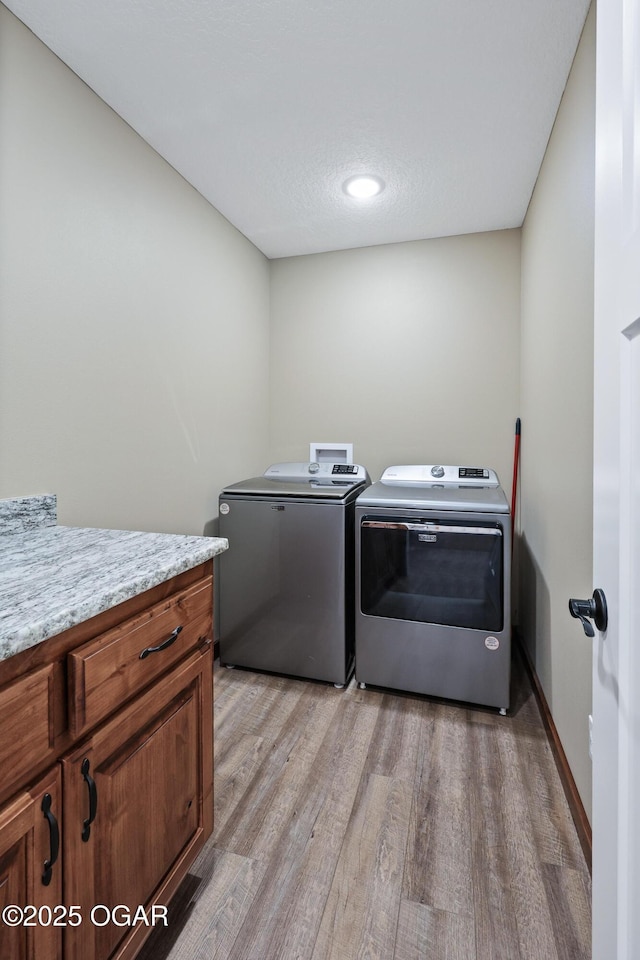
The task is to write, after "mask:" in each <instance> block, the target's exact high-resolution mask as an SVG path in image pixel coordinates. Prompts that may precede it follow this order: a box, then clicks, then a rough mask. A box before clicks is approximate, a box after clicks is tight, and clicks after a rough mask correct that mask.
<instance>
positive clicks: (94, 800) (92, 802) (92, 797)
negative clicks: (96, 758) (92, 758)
mask: <svg viewBox="0 0 640 960" xmlns="http://www.w3.org/2000/svg"><path fill="white" fill-rule="evenodd" d="M80 771H81V773H82V777H83V780H84V781H85V783H86V785H87V788H88V790H89V816H88V817H87V819H86V820H83V822H82V839H83V841H84V842H85V843H86V842H87V840H88V839H89V837H90V835H91V824H92V823H93V821H94V820H95V818H96V813H97V812H98V791H97V790H96V782H95V780H94V779H93V777H92V776H91V775H90V774H89V758H88V757H85V758H84V760H83V761H82V766H81V767H80Z"/></svg>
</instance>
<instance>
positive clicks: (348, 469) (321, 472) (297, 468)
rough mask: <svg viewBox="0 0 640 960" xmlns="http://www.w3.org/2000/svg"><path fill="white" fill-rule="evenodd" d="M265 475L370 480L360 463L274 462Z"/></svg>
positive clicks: (308, 478) (275, 478)
mask: <svg viewBox="0 0 640 960" xmlns="http://www.w3.org/2000/svg"><path fill="white" fill-rule="evenodd" d="M263 475H264V476H265V477H268V478H270V479H272V480H297V481H300V480H312V481H314V482H324V483H332V482H333V483H342V484H344V483H345V482H347V483H358V482H359V481H362V480H366V481H367V482H368V481H369V475H368V473H367V471H366V470H365V468H364V467H363V466H362V465H361V464H359V463H324V462H321V463H317V462H316V461H313V460H312V461H311V462H310V463H309V462H307V463H298V462H293V463H273V464H272V465H271V466H270V467H269V468H268V469H267V470H265V472H264V474H263Z"/></svg>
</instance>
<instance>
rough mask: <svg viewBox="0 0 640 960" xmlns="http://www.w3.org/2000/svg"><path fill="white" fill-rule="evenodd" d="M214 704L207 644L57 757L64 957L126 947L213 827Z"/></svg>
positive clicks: (112, 954)
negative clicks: (67, 917)
mask: <svg viewBox="0 0 640 960" xmlns="http://www.w3.org/2000/svg"><path fill="white" fill-rule="evenodd" d="M212 712H213V708H212V666H211V646H210V645H208V646H207V647H206V649H205V651H204V652H203V651H199V652H197V653H195V654H193V655H192V656H191V657H189V658H188V659H187V660H185V661H184V662H183V663H182V664H180V666H179V667H177V668H176V669H175V670H174V671H172V672H171V673H170V674H168V675H167V676H166V677H165V678H163V679H162V680H160V681H159V682H158V683H157V684H156V685H155V686H154V687H152V688H151V689H150V690H149V691H148V692H147V693H146V694H145V695H144V696H142V697H140V699H139V700H138V701H136V702H135V703H134V704H131V705H130V706H128V707H126V708H125V709H123V710H122V711H121V712H120V713H119V714H116V716H115V717H114V718H113V719H112V720H110V721H109V722H108V723H106V724H105V725H104V726H103V727H102V728H101V729H99V730H97V731H95V732H94V734H93V735H92V736H91V737H90V738H89V739H87V740H86V741H85V742H84V744H83V745H82V746H81V747H79V748H77V749H74V751H73V753H71V754H70V755H69V756H68V757H66V758H64V760H63V787H64V792H65V809H64V828H65V847H64V850H65V873H64V884H65V898H66V902H67V903H72V904H77V905H78V906H79V907H80V910H81V912H82V916H83V923H82V926H80V927H77V928H75V929H73V930H71V929H68V930H67V931H66V937H65V960H92V958H97V960H107V958H116V957H117V958H119V960H125V958H128V957H133V956H134V955H135V952H136V951H137V950H138V949H139V947H140V945H141V944H142V942H143V940H144V939H145V938H146V936H147V935H148V934H149V933H150V931H151V926H150V925H148V923H147V921H150V920H151V916H150V907H151V905H152V904H157V905H161V906H165V905H166V904H167V903H168V900H169V898H170V896H171V895H172V894H173V892H174V891H175V889H176V887H177V886H178V884H179V882H180V880H181V879H182V877H183V876H184V875H185V873H186V871H187V869H188V867H189V864H190V863H191V861H192V860H193V858H194V857H195V855H196V853H197V852H198V850H200V848H201V847H202V845H203V843H204V840H205V839H206V837H207V836H208V835H209V834H210V833H211V830H212V827H213V749H212V738H213V716H212ZM140 906H142V907H146V908H147V914H146V915H145V916H146V919H143V918H142V916H141V915H140V914H138V919H137V922H136V923H135V924H134V925H132V926H130V925H129V924H128V919H127V914H129V915H130V916H131V918H132V920H133V919H134V918H135V916H136V910H137V908H138V907H140ZM114 907H120V908H121V909H120V910H119V911H117V917H116V920H115V922H114V921H111V922H107V920H108V916H109V914H108V911H113V908H114ZM94 908H96V909H95V910H94ZM92 911H93V914H92ZM160 922H162V921H161V920H160Z"/></svg>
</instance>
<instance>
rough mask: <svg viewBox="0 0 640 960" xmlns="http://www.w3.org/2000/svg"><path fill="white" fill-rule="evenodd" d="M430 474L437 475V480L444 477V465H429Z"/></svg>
mask: <svg viewBox="0 0 640 960" xmlns="http://www.w3.org/2000/svg"><path fill="white" fill-rule="evenodd" d="M431 476H432V477H437V478H438V480H439V479H440V478H441V477H444V467H431Z"/></svg>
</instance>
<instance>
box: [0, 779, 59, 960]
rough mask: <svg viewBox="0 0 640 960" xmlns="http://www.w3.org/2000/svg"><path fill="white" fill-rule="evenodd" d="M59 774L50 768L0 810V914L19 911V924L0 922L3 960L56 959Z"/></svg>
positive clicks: (0, 948) (8, 919) (8, 918)
mask: <svg viewBox="0 0 640 960" xmlns="http://www.w3.org/2000/svg"><path fill="white" fill-rule="evenodd" d="M60 801H61V791H60V769H59V767H55V768H54V769H53V770H52V771H51V772H50V774H49V775H48V776H47V777H44V778H42V779H41V780H39V781H38V782H37V783H36V784H34V786H33V787H32V788H30V789H28V790H24V791H21V792H20V793H19V794H18V796H17V797H15V799H14V800H13V801H12V802H11V803H8V804H7V805H6V806H5V807H4V808H3V809H2V810H1V811H0V911H4V909H5V907H11V906H13V905H15V906H17V907H20V908H21V909H23V908H25V907H27V906H29V907H30V908H31V909H30V910H29V911H25V914H23V917H22V922H20V923H19V924H18V925H17V926H10V925H9V923H10V922H11V921H12V917H11V916H7V917H6V918H3V920H0V957H2V958H3V960H5V958H6V960H57V958H59V957H60V956H61V955H62V952H61V951H62V932H63V927H62V926H58V925H57V924H58V923H61V922H64V916H63V911H61V910H58V911H57V912H56V907H59V906H60V905H61V904H62V902H63V901H62V871H61V862H60V846H59V839H60V829H59V820H60V811H61V804H60Z"/></svg>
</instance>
